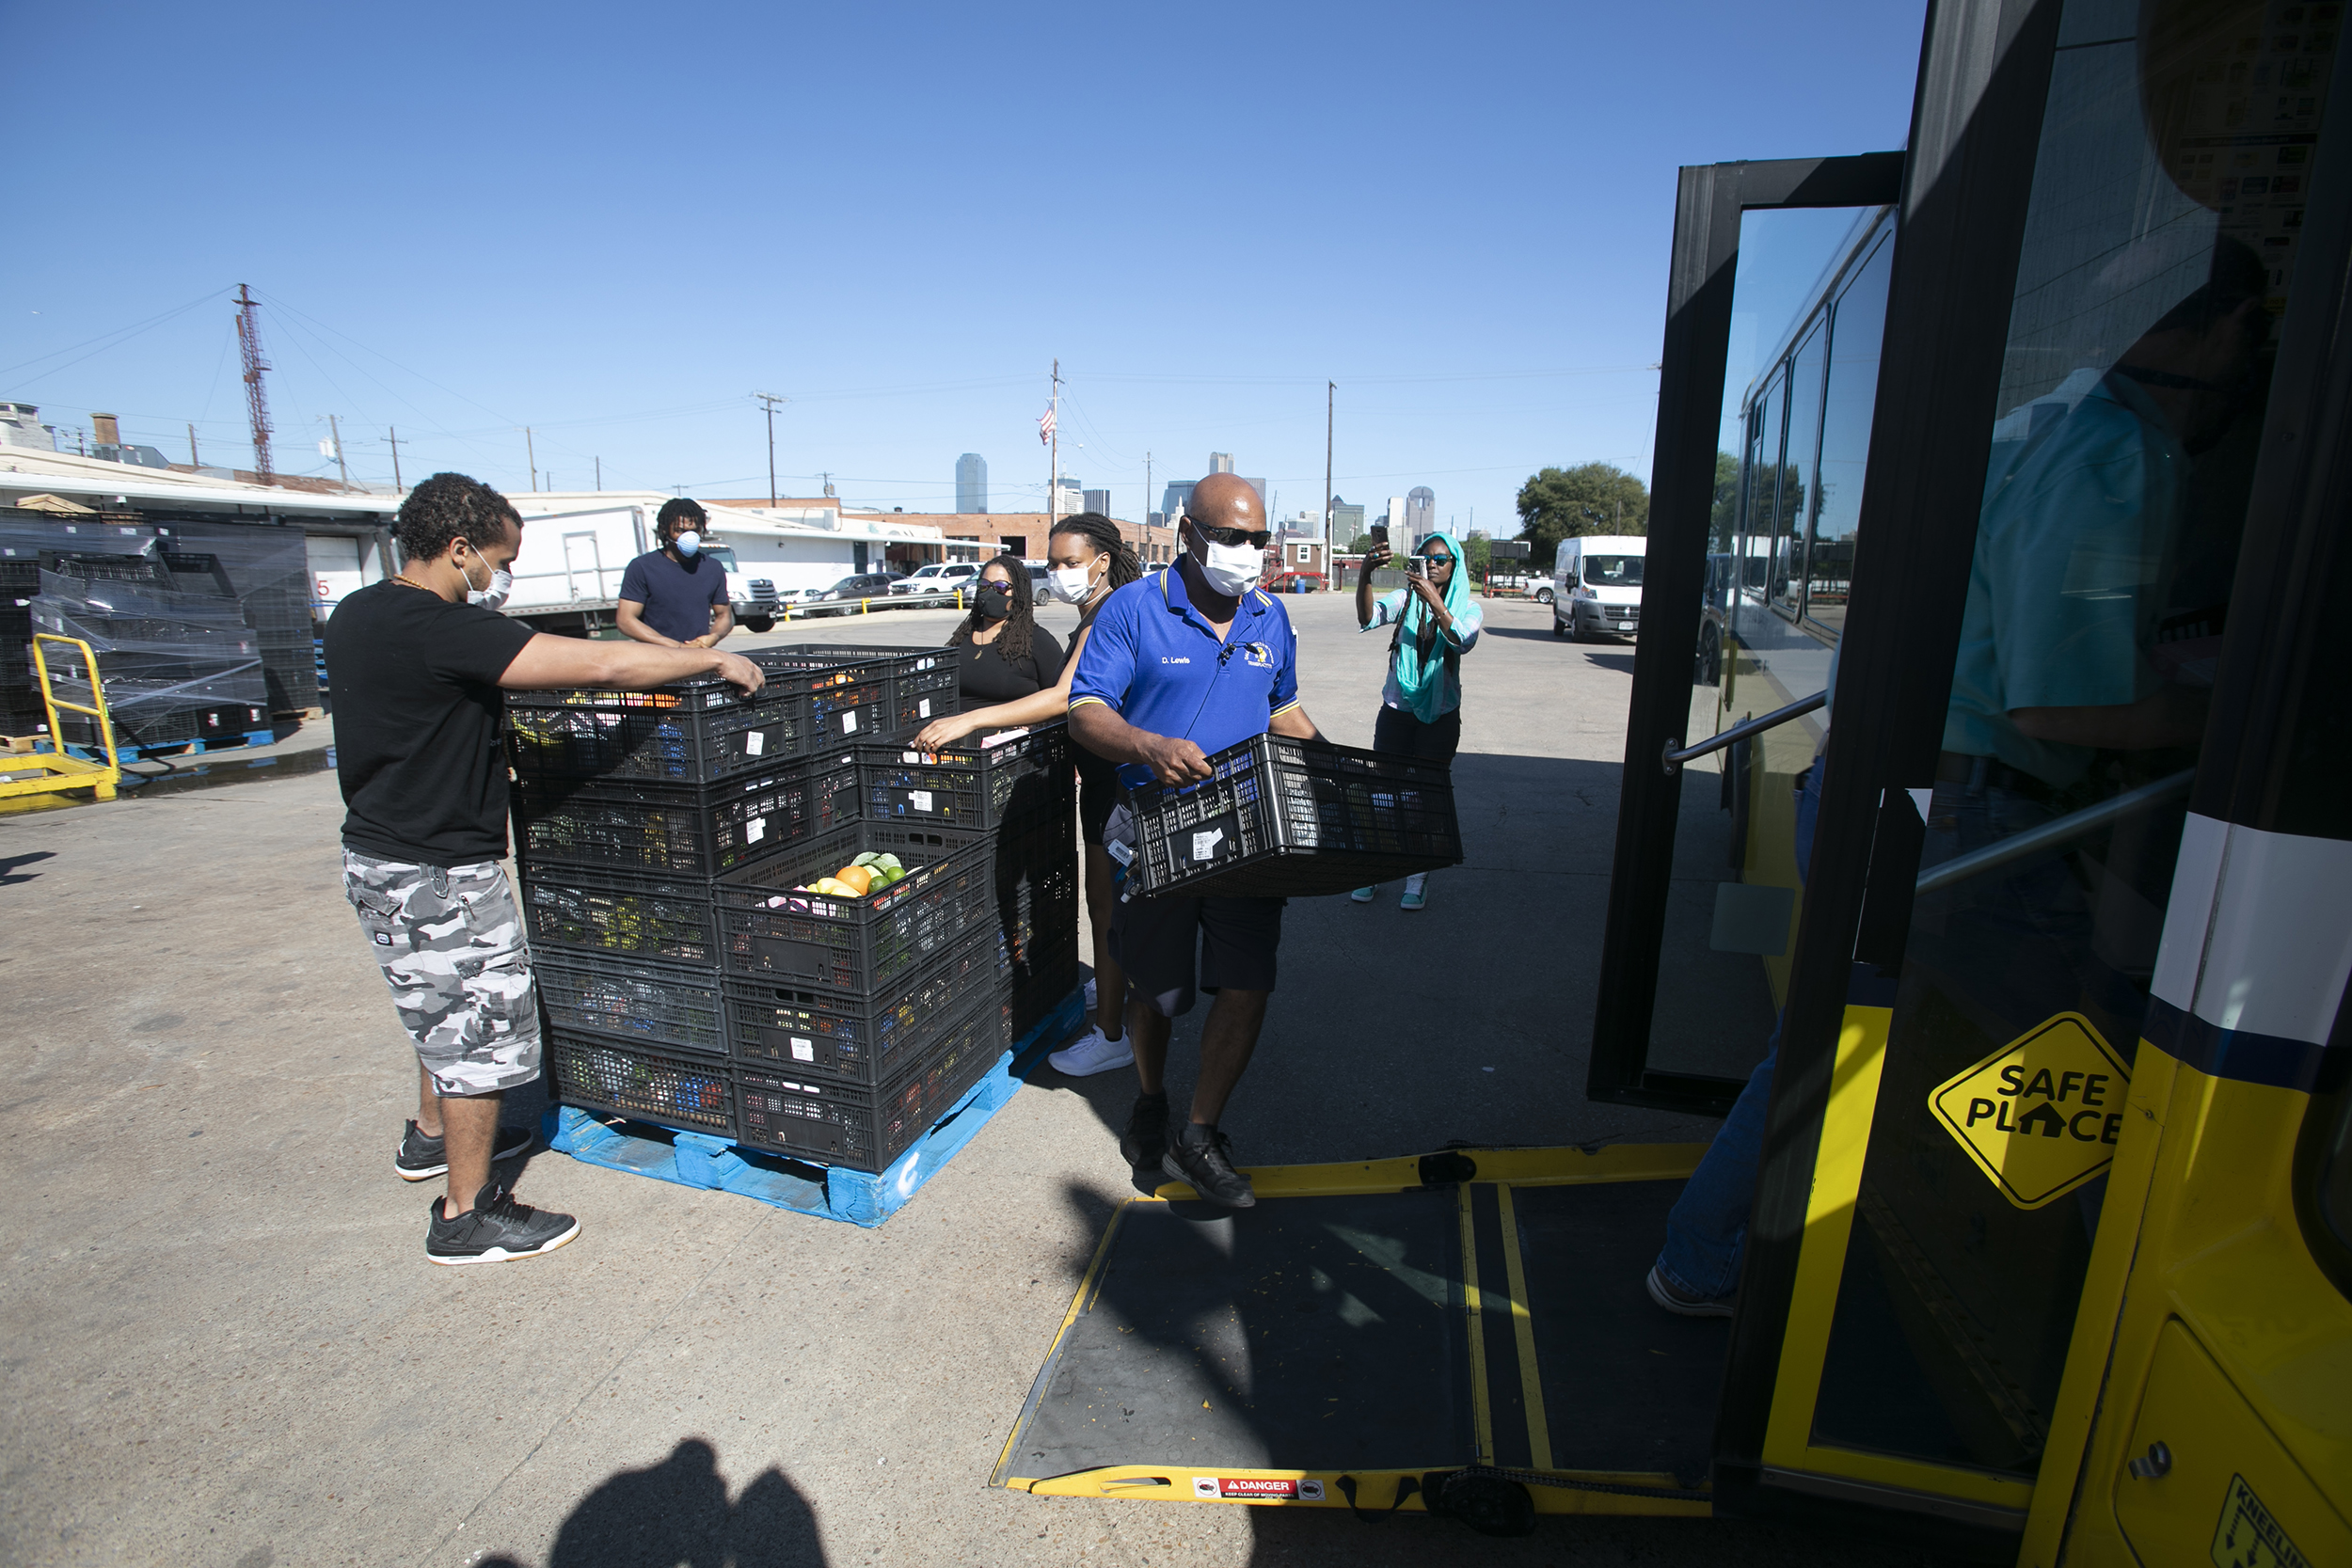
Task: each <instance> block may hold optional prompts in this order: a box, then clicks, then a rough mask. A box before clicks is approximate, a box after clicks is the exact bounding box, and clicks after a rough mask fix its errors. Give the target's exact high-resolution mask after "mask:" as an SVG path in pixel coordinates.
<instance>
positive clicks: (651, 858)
mask: <svg viewBox="0 0 2352 1568" xmlns="http://www.w3.org/2000/svg"><path fill="white" fill-rule="evenodd" d="M856 816H857V762H856V758H855V756H854V754H853V753H851V752H848V751H846V750H845V751H843V752H839V753H837V754H834V755H831V756H815V757H806V758H803V759H802V760H801V761H798V762H789V763H785V764H783V765H781V766H779V767H776V768H770V769H768V770H766V771H764V772H759V773H744V774H740V775H738V776H737V777H734V778H730V779H722V780H720V781H719V782H718V783H716V784H656V783H654V782H653V781H651V780H649V779H550V778H534V779H525V780H518V781H516V786H515V793H514V819H515V830H516V838H517V841H518V843H519V846H520V851H521V854H522V857H523V858H524V859H525V860H527V861H529V862H530V863H532V864H533V865H540V866H546V865H612V866H619V867H622V868H624V869H626V870H630V871H651V872H658V873H660V874H663V875H666V876H674V877H715V876H718V875H719V874H720V873H722V872H725V871H732V870H734V869H735V868H736V867H738V866H742V865H749V864H751V863H754V862H755V861H758V860H762V859H765V858H766V857H768V856H770V855H772V854H775V853H776V852H777V851H778V850H780V849H782V848H784V847H786V846H787V845H789V844H791V843H792V842H793V841H794V840H796V839H799V838H803V837H805V836H807V835H808V834H810V833H818V832H830V831H832V830H833V829H834V828H837V827H840V826H843V825H845V824H847V823H849V822H851V821H854V820H855V819H856Z"/></svg>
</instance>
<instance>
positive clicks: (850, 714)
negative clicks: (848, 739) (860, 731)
mask: <svg viewBox="0 0 2352 1568" xmlns="http://www.w3.org/2000/svg"><path fill="white" fill-rule="evenodd" d="M856 728H857V709H855V708H850V709H847V710H846V711H844V712H843V713H842V715H841V733H842V734H843V735H848V734H850V732H851V731H853V730H855V729H856Z"/></svg>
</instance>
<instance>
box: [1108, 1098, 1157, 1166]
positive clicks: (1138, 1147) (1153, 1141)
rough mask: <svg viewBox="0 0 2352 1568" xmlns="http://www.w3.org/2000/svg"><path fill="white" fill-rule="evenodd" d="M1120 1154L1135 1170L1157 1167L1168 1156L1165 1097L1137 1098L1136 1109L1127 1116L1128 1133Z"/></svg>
mask: <svg viewBox="0 0 2352 1568" xmlns="http://www.w3.org/2000/svg"><path fill="white" fill-rule="evenodd" d="M1119 1152H1120V1154H1122V1155H1124V1156H1126V1159H1127V1163H1128V1164H1131V1165H1134V1166H1136V1168H1137V1169H1143V1168H1146V1167H1149V1166H1152V1165H1156V1164H1159V1163H1160V1158H1161V1156H1163V1155H1165V1154H1166V1153H1167V1152H1168V1096H1167V1095H1166V1094H1139V1095H1137V1096H1136V1108H1135V1109H1134V1110H1133V1111H1130V1112H1129V1113H1127V1131H1126V1132H1125V1133H1124V1134H1123V1135H1121V1136H1120V1140H1119Z"/></svg>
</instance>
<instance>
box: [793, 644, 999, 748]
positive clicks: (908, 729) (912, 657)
mask: <svg viewBox="0 0 2352 1568" xmlns="http://www.w3.org/2000/svg"><path fill="white" fill-rule="evenodd" d="M789 651H790V652H792V653H794V654H797V655H799V656H801V657H804V658H808V659H813V660H818V661H820V662H822V661H832V662H834V663H839V664H871V663H883V664H887V665H888V666H889V669H890V692H891V697H890V702H891V728H892V729H893V730H894V731H895V732H896V733H898V734H899V735H913V734H914V732H915V731H917V730H919V729H921V728H922V727H923V726H924V725H926V724H928V723H930V721H932V720H934V719H941V718H945V717H946V715H948V714H951V713H954V712H955V711H957V708H958V706H959V705H960V703H961V694H960V683H961V679H962V676H961V673H960V672H959V670H958V669H957V657H956V650H955V649H953V648H874V647H854V648H853V647H844V646H839V645H831V644H827V645H815V646H809V645H803V646H799V647H795V648H793V649H791V650H789Z"/></svg>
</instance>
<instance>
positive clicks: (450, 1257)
mask: <svg viewBox="0 0 2352 1568" xmlns="http://www.w3.org/2000/svg"><path fill="white" fill-rule="evenodd" d="M579 1234H580V1222H579V1221H578V1220H576V1219H574V1218H572V1216H571V1215H569V1214H558V1213H553V1212H549V1211H548V1210H545V1209H533V1208H532V1207H531V1205H529V1204H528V1203H518V1202H516V1199H515V1193H514V1189H513V1188H511V1187H509V1186H507V1184H506V1183H505V1182H503V1181H501V1180H496V1179H495V1178H494V1179H493V1180H491V1182H490V1184H489V1185H488V1186H486V1187H485V1188H483V1189H482V1191H480V1192H479V1193H477V1194H475V1195H474V1200H473V1207H472V1208H471V1209H469V1210H467V1211H466V1212H464V1213H462V1214H460V1215H458V1216H457V1217H456V1218H455V1219H453V1220H451V1219H443V1218H442V1217H441V1200H440V1199H439V1198H435V1199H434V1200H433V1209H432V1213H431V1217H430V1219H429V1220H428V1221H427V1223H426V1225H425V1227H424V1255H425V1258H426V1259H428V1260H430V1261H432V1262H435V1263H449V1264H462V1263H511V1262H513V1261H514V1260H515V1259H517V1258H536V1257H538V1256H539V1255H540V1254H541V1253H543V1252H553V1251H554V1250H555V1249H556V1248H557V1247H560V1246H562V1245H563V1244H564V1243H566V1242H568V1241H570V1240H571V1239H572V1238H573V1237H575V1236H577V1235H579Z"/></svg>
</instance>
